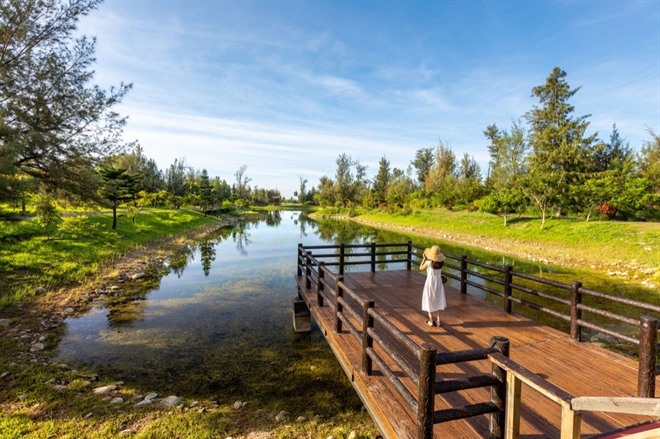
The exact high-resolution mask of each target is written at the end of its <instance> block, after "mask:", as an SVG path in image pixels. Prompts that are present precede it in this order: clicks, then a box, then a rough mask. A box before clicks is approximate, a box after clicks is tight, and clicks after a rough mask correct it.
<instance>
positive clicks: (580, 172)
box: [525, 67, 597, 227]
mask: <svg viewBox="0 0 660 439" xmlns="http://www.w3.org/2000/svg"><path fill="white" fill-rule="evenodd" d="M565 78H566V72H564V71H563V70H561V69H560V68H559V67H555V68H554V69H553V71H552V73H551V74H550V75H549V76H548V78H547V80H546V83H545V84H544V85H540V86H536V87H534V88H533V89H532V96H533V97H536V98H538V100H539V105H538V106H535V107H534V108H533V109H532V110H530V111H529V112H527V113H526V115H525V118H526V119H527V121H528V122H529V124H530V135H529V143H530V146H531V149H532V152H531V155H530V156H529V161H528V164H529V175H530V177H531V181H532V183H533V184H531V185H530V186H528V190H529V191H531V190H535V191H536V193H534V194H533V193H531V192H530V193H529V196H530V197H531V198H532V199H533V200H535V201H536V202H537V206H538V207H539V210H545V209H546V208H547V207H548V205H555V206H556V207H557V208H558V210H557V214H558V215H559V214H560V213H561V208H562V207H570V205H571V204H570V201H571V197H570V186H571V185H576V184H579V183H580V181H582V180H583V179H584V176H585V173H586V172H587V171H589V170H591V169H593V168H592V144H593V142H594V141H595V139H596V135H597V134H594V135H591V136H585V132H586V130H587V127H588V126H589V122H587V119H588V117H589V115H586V116H580V117H573V116H572V113H573V111H574V108H573V106H572V105H571V104H570V103H569V100H570V98H572V97H573V95H575V93H577V92H578V91H579V90H580V88H579V87H578V88H575V89H571V87H570V86H569V84H568V82H567V81H566V79H565ZM540 200H544V201H543V204H544V205H545V206H544V207H543V208H542V207H541V206H540V205H539V204H538V203H539V202H540ZM543 216H544V219H545V215H543ZM543 224H545V221H542V226H541V227H543Z"/></svg>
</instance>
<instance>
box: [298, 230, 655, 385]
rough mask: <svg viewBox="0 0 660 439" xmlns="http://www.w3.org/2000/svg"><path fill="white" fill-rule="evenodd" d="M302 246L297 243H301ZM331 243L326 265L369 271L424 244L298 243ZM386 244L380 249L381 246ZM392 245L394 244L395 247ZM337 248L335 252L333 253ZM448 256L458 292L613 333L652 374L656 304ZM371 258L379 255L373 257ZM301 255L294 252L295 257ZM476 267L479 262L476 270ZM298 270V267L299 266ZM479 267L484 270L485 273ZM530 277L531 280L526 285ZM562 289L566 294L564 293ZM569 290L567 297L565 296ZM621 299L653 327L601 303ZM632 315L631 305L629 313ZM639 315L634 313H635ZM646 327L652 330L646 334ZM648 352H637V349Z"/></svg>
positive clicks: (575, 334)
mask: <svg viewBox="0 0 660 439" xmlns="http://www.w3.org/2000/svg"><path fill="white" fill-rule="evenodd" d="M300 246H301V247H302V244H300ZM405 246H407V248H408V251H407V252H404V251H399V250H398V249H399V248H401V247H405ZM317 248H318V249H334V250H335V253H334V254H332V255H327V256H326V255H325V254H324V255H323V257H331V258H333V259H334V260H336V261H338V262H335V261H332V262H330V261H328V262H327V263H326V266H327V267H329V266H332V267H337V266H339V273H340V274H343V273H344V268H345V267H347V266H352V265H355V266H359V265H371V270H372V272H373V271H375V270H376V265H377V264H378V265H379V266H380V265H381V264H383V265H385V266H388V265H389V264H392V263H404V262H406V264H407V268H408V269H411V266H412V263H413V262H417V261H418V260H420V259H421V254H422V252H423V250H424V247H422V246H419V245H416V244H413V243H412V242H408V243H406V244H404V243H394V244H376V243H365V244H350V245H347V244H341V245H334V246H310V247H304V248H303V249H317ZM354 248H359V249H361V248H368V249H370V252H368V253H362V252H360V253H357V254H352V253H351V252H350V251H347V250H351V249H354ZM382 249H385V251H382ZM395 249H397V250H395ZM337 250H339V253H337ZM406 253H407V258H406V259H392V258H388V256H389V255H393V254H395V255H396V256H399V255H402V254H406ZM356 255H360V256H359V257H360V258H366V257H369V256H370V260H356V259H355V258H356ZM445 256H446V257H447V260H449V261H457V262H460V264H458V265H454V264H450V263H445V266H444V268H445V275H446V276H447V277H448V278H449V279H452V280H454V281H457V282H459V283H460V290H461V293H467V292H468V287H470V288H471V289H474V290H478V291H482V292H484V293H486V294H487V295H493V296H495V297H499V298H500V299H499V300H501V301H502V306H503V308H504V310H505V311H506V312H509V313H510V312H512V305H513V304H516V305H517V306H521V307H527V308H530V309H534V310H536V311H539V312H542V313H545V314H548V315H550V316H553V317H554V318H557V319H559V320H561V321H565V322H569V323H570V336H571V338H572V339H574V340H575V341H582V332H583V329H589V330H592V331H597V332H600V333H602V334H606V335H608V336H610V337H613V338H616V339H618V340H621V341H623V342H626V343H630V344H632V345H633V346H638V349H639V353H640V355H639V357H640V359H641V358H645V359H648V361H649V362H650V363H649V364H645V365H643V364H641V362H640V372H639V376H640V380H641V379H642V377H641V375H642V369H644V370H652V371H653V374H654V376H655V371H656V362H657V360H656V357H657V349H658V348H657V344H658V343H657V340H658V326H657V319H658V315H660V306H656V305H653V304H649V303H644V302H640V301H637V300H632V299H628V298H625V297H617V296H613V295H609V294H605V293H602V292H598V291H594V290H590V289H587V288H584V287H583V286H582V284H581V283H580V282H573V283H572V284H566V283H562V282H557V281H553V280H550V279H544V278H541V277H538V276H533V275H530V274H526V273H521V272H518V271H514V270H513V269H512V267H510V266H507V267H504V268H502V267H500V266H495V265H491V264H487V263H483V262H479V261H475V260H471V259H467V257H466V256H461V257H458V256H454V255H449V254H445ZM314 257H315V258H321V256H320V255H314ZM376 258H384V259H382V260H379V261H376ZM300 261H301V259H300V258H299V263H300ZM475 268H478V270H476V269H475ZM299 270H300V269H299ZM483 271H488V272H487V273H484V272H483ZM530 282H531V283H533V284H531V285H530ZM534 285H540V286H544V287H549V288H556V289H558V292H562V294H554V292H552V291H549V292H543V291H540V290H538V289H536V288H535V287H534ZM563 292H565V293H566V294H564V293H563ZM567 296H568V297H567ZM585 297H593V298H597V299H600V301H599V302H598V303H597V304H594V303H589V304H585V303H582V302H583V299H584V298H585ZM607 303H612V304H621V305H625V306H628V307H630V308H631V309H634V310H637V311H638V312H650V313H652V316H651V317H650V318H651V319H652V320H655V321H656V323H655V325H654V328H655V330H648V331H645V330H644V328H642V320H643V319H645V318H647V317H645V316H642V317H641V318H638V319H633V318H632V317H630V316H626V315H621V314H618V313H615V312H613V311H610V310H608V309H607V308H605V307H604V306H603V304H607ZM629 314H630V315H632V314H633V313H632V311H631V312H630V313H629ZM634 314H635V315H638V313H634ZM595 316H597V317H599V318H600V319H611V320H614V321H616V322H618V323H621V324H624V325H628V327H630V330H631V332H632V331H639V336H638V339H636V338H635V337H633V336H631V335H628V334H626V333H622V332H619V331H616V330H613V329H609V328H608V327H607V324H602V323H600V322H602V320H600V319H598V318H596V319H594V318H593V317H595ZM651 332H654V333H653V334H651ZM643 351H644V352H647V354H644V355H642V352H643ZM644 379H645V380H646V384H645V385H644V386H643V389H641V387H640V389H641V392H642V393H641V394H640V395H638V396H654V395H655V380H650V379H646V378H644Z"/></svg>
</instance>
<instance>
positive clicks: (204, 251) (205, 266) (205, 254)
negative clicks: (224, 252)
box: [199, 239, 217, 276]
mask: <svg viewBox="0 0 660 439" xmlns="http://www.w3.org/2000/svg"><path fill="white" fill-rule="evenodd" d="M216 243H217V241H215V240H213V241H212V240H210V239H207V240H205V241H202V242H201V243H200V244H199V254H200V258H201V260H202V270H204V276H208V275H209V273H210V272H211V262H213V261H215V245H216Z"/></svg>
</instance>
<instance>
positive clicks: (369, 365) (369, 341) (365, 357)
mask: <svg viewBox="0 0 660 439" xmlns="http://www.w3.org/2000/svg"><path fill="white" fill-rule="evenodd" d="M373 307H374V301H373V300H365V301H364V302H362V372H363V373H364V374H365V375H371V373H372V372H373V360H372V359H371V357H370V356H369V354H368V353H367V349H371V348H373V346H374V339H373V338H371V336H370V335H369V328H373V327H374V318H373V317H372V316H371V314H369V310H370V309H371V308H373Z"/></svg>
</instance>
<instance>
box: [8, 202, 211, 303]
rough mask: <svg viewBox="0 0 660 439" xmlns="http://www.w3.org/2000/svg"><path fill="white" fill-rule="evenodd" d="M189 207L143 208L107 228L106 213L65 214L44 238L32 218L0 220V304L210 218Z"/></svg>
mask: <svg viewBox="0 0 660 439" xmlns="http://www.w3.org/2000/svg"><path fill="white" fill-rule="evenodd" d="M215 221H216V219H214V218H212V217H207V216H204V215H202V214H200V213H199V212H195V211H192V210H186V209H180V210H148V211H144V212H141V213H140V214H139V215H138V217H137V220H136V223H135V224H132V223H131V221H130V219H129V218H127V217H125V216H120V217H119V219H118V223H117V229H116V230H111V224H112V217H111V215H110V214H97V215H90V216H86V215H83V216H77V217H66V218H65V225H64V226H63V227H62V228H63V229H66V231H63V232H61V233H59V234H57V235H56V237H55V239H50V240H48V239H46V236H45V235H44V233H43V230H42V229H40V227H39V226H38V224H37V223H36V222H35V221H34V220H25V221H2V222H0V278H2V279H4V281H3V282H2V285H1V286H0V288H1V290H0V307H2V306H3V305H6V304H7V303H11V302H15V301H22V300H26V299H29V298H30V297H31V296H33V295H34V292H35V291H36V289H37V288H46V289H47V290H50V289H52V288H57V287H58V286H60V285H65V284H70V283H72V282H82V281H84V280H86V279H88V278H90V276H93V275H95V274H96V273H97V271H98V269H99V267H100V266H102V265H106V264H109V263H111V262H112V261H113V260H116V259H117V258H118V257H120V256H121V255H123V254H124V253H126V252H127V251H129V250H132V249H135V248H137V247H139V246H141V245H145V244H147V243H149V242H152V241H157V240H159V239H163V238H167V237H169V236H172V235H175V234H177V233H179V232H182V231H185V230H188V229H193V228H196V227H199V226H202V225H204V224H209V223H212V222H215Z"/></svg>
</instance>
